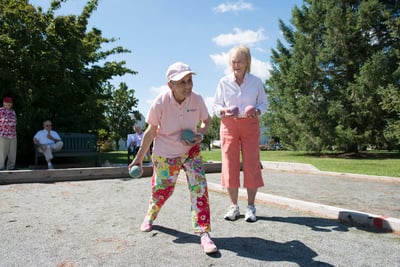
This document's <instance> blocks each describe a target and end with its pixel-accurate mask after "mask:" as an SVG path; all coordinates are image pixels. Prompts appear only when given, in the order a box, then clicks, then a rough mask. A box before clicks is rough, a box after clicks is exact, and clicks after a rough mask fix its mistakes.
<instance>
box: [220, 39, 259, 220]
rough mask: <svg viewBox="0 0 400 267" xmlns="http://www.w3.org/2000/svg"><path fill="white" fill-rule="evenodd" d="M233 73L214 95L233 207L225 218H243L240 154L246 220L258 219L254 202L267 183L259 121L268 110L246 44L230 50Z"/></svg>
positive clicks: (224, 173)
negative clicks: (241, 169) (245, 193)
mask: <svg viewBox="0 0 400 267" xmlns="http://www.w3.org/2000/svg"><path fill="white" fill-rule="evenodd" d="M229 64H230V67H231V70H232V73H231V74H228V75H226V76H225V77H223V78H221V79H220V81H219V83H218V87H217V90H216V93H215V97H214V106H213V109H214V113H215V115H216V116H218V117H220V118H221V126H220V138H221V153H222V170H221V173H222V177H221V184H222V186H223V187H225V188H227V191H228V194H229V198H230V204H231V205H230V207H229V210H228V212H227V213H226V215H225V217H224V218H225V219H226V220H231V221H234V220H237V219H238V218H239V217H240V212H239V206H238V191H239V187H240V153H241V155H242V161H243V178H244V179H243V186H244V187H245V188H246V189H247V202H248V205H247V209H246V214H245V220H246V221H247V222H255V221H256V220H257V217H256V208H255V206H254V201H255V198H256V194H257V191H258V188H259V187H262V186H264V183H263V179H262V175H261V168H260V150H259V140H260V123H259V119H258V116H260V115H262V114H263V113H264V112H265V111H266V109H267V97H266V94H265V91H264V86H263V83H262V82H261V80H260V79H259V78H257V77H256V76H254V75H252V74H250V66H251V55H250V50H249V48H247V47H246V46H243V45H240V46H237V47H234V48H232V49H231V51H230V54H229Z"/></svg>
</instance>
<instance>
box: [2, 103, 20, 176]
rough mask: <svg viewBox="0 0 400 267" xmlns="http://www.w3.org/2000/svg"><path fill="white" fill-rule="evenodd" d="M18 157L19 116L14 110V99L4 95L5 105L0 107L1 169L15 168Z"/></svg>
mask: <svg viewBox="0 0 400 267" xmlns="http://www.w3.org/2000/svg"><path fill="white" fill-rule="evenodd" d="M16 157H17V116H16V115H15V111H14V110H13V99H12V98H11V97H4V99H3V107H1V108H0V170H4V169H5V165H4V164H5V161H6V159H7V170H14V169H15V159H16Z"/></svg>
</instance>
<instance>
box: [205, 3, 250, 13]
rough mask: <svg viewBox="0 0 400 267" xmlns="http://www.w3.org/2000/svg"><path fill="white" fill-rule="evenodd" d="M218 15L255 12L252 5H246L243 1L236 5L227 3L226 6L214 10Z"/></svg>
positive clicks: (221, 5) (222, 5)
mask: <svg viewBox="0 0 400 267" xmlns="http://www.w3.org/2000/svg"><path fill="white" fill-rule="evenodd" d="M213 10H214V12H216V13H225V12H229V11H234V12H238V11H242V10H253V5H252V4H251V3H246V2H244V1H242V0H239V1H237V2H236V3H229V2H226V3H224V4H220V5H218V6H216V7H214V8H213Z"/></svg>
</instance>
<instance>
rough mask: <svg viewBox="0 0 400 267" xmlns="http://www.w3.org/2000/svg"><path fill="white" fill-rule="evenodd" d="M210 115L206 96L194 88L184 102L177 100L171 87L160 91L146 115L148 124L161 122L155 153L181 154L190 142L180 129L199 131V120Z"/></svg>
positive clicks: (187, 148)
mask: <svg viewBox="0 0 400 267" xmlns="http://www.w3.org/2000/svg"><path fill="white" fill-rule="evenodd" d="M208 117H209V114H208V110H207V107H206V105H205V103H204V100H203V98H202V97H201V96H200V95H199V94H197V93H195V92H192V94H191V95H190V96H189V97H187V98H186V99H185V100H184V101H183V102H182V103H181V104H179V103H178V102H176V100H175V98H174V97H173V95H172V91H171V90H169V91H167V92H166V93H163V94H161V95H159V96H158V97H157V98H156V99H155V100H154V102H153V104H152V105H151V107H150V110H149V112H148V114H147V118H146V122H147V123H148V124H150V125H156V126H158V131H157V135H156V137H155V139H154V144H153V154H155V155H158V156H161V157H166V158H175V157H182V156H183V155H184V154H185V153H187V152H188V151H189V149H190V146H186V145H183V144H182V143H181V132H182V131H183V130H185V129H191V130H192V131H194V132H196V128H197V125H198V123H199V121H204V120H206V119H207V118H208Z"/></svg>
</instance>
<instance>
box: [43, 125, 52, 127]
mask: <svg viewBox="0 0 400 267" xmlns="http://www.w3.org/2000/svg"><path fill="white" fill-rule="evenodd" d="M45 126H46V127H51V126H53V125H51V124H46V125H45Z"/></svg>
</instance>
